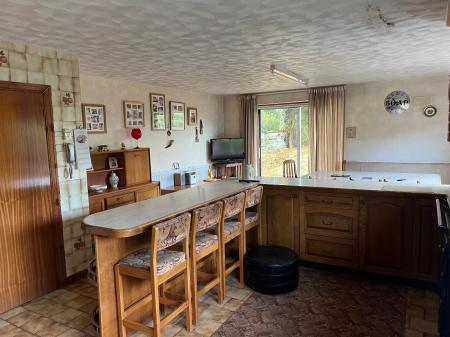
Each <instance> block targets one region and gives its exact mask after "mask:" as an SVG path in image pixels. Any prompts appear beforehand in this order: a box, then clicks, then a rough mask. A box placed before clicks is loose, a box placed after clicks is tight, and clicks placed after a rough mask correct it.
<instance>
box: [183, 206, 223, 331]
mask: <svg viewBox="0 0 450 337" xmlns="http://www.w3.org/2000/svg"><path fill="white" fill-rule="evenodd" d="M222 209H223V203H222V202H221V201H220V202H216V203H214V204H211V205H208V206H205V207H201V208H199V209H196V210H194V211H193V213H192V225H191V233H190V240H189V242H190V250H189V252H190V254H191V255H190V261H191V284H192V290H191V293H192V307H193V315H192V318H193V323H194V324H197V321H198V317H199V315H198V298H199V297H201V296H203V295H204V294H206V293H207V292H208V291H210V290H211V289H212V288H214V287H216V286H217V287H218V288H219V289H218V302H219V304H222V303H223V298H224V296H223V284H222V282H221V280H222V268H221V261H222V260H221V252H222V250H221V248H220V245H219V238H218V236H217V235H216V234H212V233H209V232H208V230H210V229H213V228H214V229H215V233H218V232H219V230H220V229H219V227H220V224H221V220H222ZM194 247H195V248H194ZM212 254H215V259H216V273H215V274H210V273H206V272H202V271H199V270H198V269H197V268H198V267H199V265H200V263H201V262H202V261H204V260H205V259H206V258H207V257H208V256H210V255H212ZM197 281H200V282H206V284H205V285H204V286H203V288H201V289H198V287H197Z"/></svg>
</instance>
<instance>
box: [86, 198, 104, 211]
mask: <svg viewBox="0 0 450 337" xmlns="http://www.w3.org/2000/svg"><path fill="white" fill-rule="evenodd" d="M104 210H105V199H103V198H98V199H94V198H90V199H89V213H90V214H94V213H98V212H102V211H104Z"/></svg>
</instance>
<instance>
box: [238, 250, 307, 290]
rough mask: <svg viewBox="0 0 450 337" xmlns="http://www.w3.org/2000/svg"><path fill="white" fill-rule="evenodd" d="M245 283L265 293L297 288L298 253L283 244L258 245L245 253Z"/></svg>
mask: <svg viewBox="0 0 450 337" xmlns="http://www.w3.org/2000/svg"><path fill="white" fill-rule="evenodd" d="M245 283H246V284H247V285H248V286H249V287H250V288H251V289H253V290H255V291H257V292H260V293H263V294H283V293H287V292H290V291H293V290H295V289H297V286H298V255H297V254H296V253H295V252H294V251H293V250H292V249H289V248H286V247H282V246H258V247H256V248H254V249H252V250H250V251H248V252H247V254H245Z"/></svg>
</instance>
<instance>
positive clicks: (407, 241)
mask: <svg viewBox="0 0 450 337" xmlns="http://www.w3.org/2000/svg"><path fill="white" fill-rule="evenodd" d="M412 206H413V205H412V200H411V199H410V198H404V197H384V196H364V197H361V220H360V268H361V269H362V270H364V271H368V272H374V273H378V274H385V275H392V276H399V277H408V276H409V275H410V271H411V241H412V238H413V223H412V220H413V218H412V215H413V214H412V210H413V209H412Z"/></svg>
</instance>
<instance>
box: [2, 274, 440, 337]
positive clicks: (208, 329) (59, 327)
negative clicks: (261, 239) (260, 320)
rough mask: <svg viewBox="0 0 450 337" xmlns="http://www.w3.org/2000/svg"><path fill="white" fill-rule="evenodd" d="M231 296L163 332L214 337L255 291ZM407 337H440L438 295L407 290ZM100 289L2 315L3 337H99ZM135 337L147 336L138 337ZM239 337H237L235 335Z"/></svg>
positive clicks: (78, 289)
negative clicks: (95, 323) (195, 320)
mask: <svg viewBox="0 0 450 337" xmlns="http://www.w3.org/2000/svg"><path fill="white" fill-rule="evenodd" d="M229 283H230V286H229V287H228V291H227V298H226V301H225V303H224V304H223V305H222V306H219V305H218V304H217V302H216V300H215V298H214V297H213V296H210V295H206V296H204V297H203V298H202V299H201V304H200V322H199V324H198V325H197V326H196V327H195V328H194V330H193V332H191V333H187V332H186V330H185V328H184V319H179V320H178V321H176V322H175V323H173V324H170V325H168V326H167V327H166V328H165V329H164V330H163V336H164V337H174V336H177V337H180V336H193V337H200V336H203V337H206V336H211V335H212V334H213V333H214V332H215V331H216V330H217V329H218V328H219V327H220V326H221V325H222V324H223V323H224V322H225V321H226V320H227V319H228V318H230V317H231V315H233V313H234V312H235V311H236V310H238V309H239V308H240V306H241V304H242V303H243V302H244V301H245V300H246V299H247V298H248V297H249V296H250V295H251V294H252V291H251V290H249V289H248V288H246V287H243V286H241V285H240V284H239V283H237V282H236V281H234V280H230V282H229ZM407 291H408V300H407V309H406V320H405V322H406V323H405V325H406V326H405V337H432V336H437V331H436V330H437V324H436V320H437V297H436V295H435V294H434V293H432V292H429V291H424V290H418V289H414V288H408V289H407ZM96 297H97V295H96V288H95V287H94V286H92V285H91V284H89V283H87V282H86V281H81V282H78V283H76V284H73V285H71V286H69V287H67V288H65V289H60V290H57V291H55V292H53V293H50V294H48V295H46V296H43V297H41V298H38V299H36V300H34V301H32V302H30V303H27V304H25V305H23V306H20V307H18V308H15V309H13V310H10V311H8V312H6V313H3V314H1V315H0V336H2V337H30V336H41V337H44V336H45V337H46V336H48V337H82V336H83V337H88V336H96V333H95V330H94V329H93V327H92V325H91V319H90V314H91V312H92V310H93V309H94V308H95V306H96V304H97V302H96ZM133 336H134V337H143V336H146V335H143V334H140V333H135V334H134V335H133ZM235 337H238V336H235Z"/></svg>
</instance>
